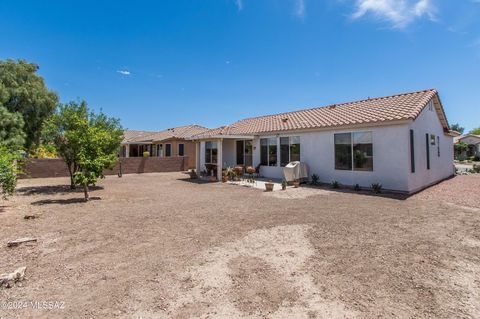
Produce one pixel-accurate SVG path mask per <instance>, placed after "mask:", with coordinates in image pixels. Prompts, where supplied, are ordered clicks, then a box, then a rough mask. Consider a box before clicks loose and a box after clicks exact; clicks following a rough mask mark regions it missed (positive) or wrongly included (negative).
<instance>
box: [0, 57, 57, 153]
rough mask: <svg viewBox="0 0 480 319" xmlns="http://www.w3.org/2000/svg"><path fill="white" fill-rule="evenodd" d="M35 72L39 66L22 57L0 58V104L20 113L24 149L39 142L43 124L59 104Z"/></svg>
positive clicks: (54, 95)
mask: <svg viewBox="0 0 480 319" xmlns="http://www.w3.org/2000/svg"><path fill="white" fill-rule="evenodd" d="M37 71H38V65H36V64H32V63H27V62H26V61H24V60H19V61H17V62H16V61H13V60H6V61H0V106H3V107H5V108H7V109H8V111H10V112H13V113H18V114H21V115H22V117H23V121H24V127H23V130H24V132H25V148H26V149H27V151H30V150H31V149H32V148H33V147H34V146H35V145H36V144H38V142H39V139H40V134H41V130H42V126H43V123H44V121H45V120H46V119H47V118H49V117H50V116H51V115H52V114H53V113H54V111H55V107H56V105H57V103H58V96H57V95H56V94H55V93H54V92H52V91H50V90H48V88H47V87H46V85H45V82H44V80H43V78H42V77H41V76H39V75H38V74H37Z"/></svg>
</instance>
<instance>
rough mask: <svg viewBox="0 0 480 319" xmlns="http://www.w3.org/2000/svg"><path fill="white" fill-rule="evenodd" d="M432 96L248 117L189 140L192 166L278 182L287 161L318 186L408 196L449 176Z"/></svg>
mask: <svg viewBox="0 0 480 319" xmlns="http://www.w3.org/2000/svg"><path fill="white" fill-rule="evenodd" d="M454 136H455V132H453V131H451V130H450V127H449V124H448V121H447V118H446V115H445V112H444V110H443V107H442V103H441V101H440V98H439V95H438V92H437V91H436V90H424V91H419V92H412V93H405V94H398V95H392V96H387V97H381V98H369V99H366V100H361V101H356V102H350V103H342V104H334V105H329V106H324V107H316V108H311V109H305V110H300V111H294V112H287V113H281V114H275V115H266V116H260V117H254V118H248V119H244V120H241V121H238V122H236V123H233V124H231V125H228V126H223V127H219V128H216V129H211V130H207V131H205V132H203V133H201V134H197V135H195V136H194V139H195V140H196V167H197V170H198V171H204V170H205V168H206V165H209V164H210V165H209V166H210V167H212V165H214V167H215V168H216V175H217V176H218V178H220V176H221V174H222V169H224V168H225V167H227V166H236V165H245V166H253V167H258V168H259V170H260V174H261V175H262V176H264V177H266V178H272V179H274V178H275V179H280V178H282V177H283V170H282V168H283V166H285V165H286V164H287V163H289V162H290V161H301V162H304V163H306V164H307V165H308V169H309V174H310V176H311V175H312V174H317V175H318V176H319V178H320V181H321V182H325V183H330V182H331V181H334V180H335V181H338V182H339V183H341V184H344V185H355V184H359V185H360V186H361V187H370V186H371V184H372V183H381V184H382V185H383V188H384V189H389V190H395V191H400V192H406V193H413V192H416V191H419V190H421V189H423V188H425V187H427V186H429V185H432V184H434V183H437V182H439V181H441V180H443V179H445V178H448V177H450V176H452V175H453V172H454V169H453V137H454Z"/></svg>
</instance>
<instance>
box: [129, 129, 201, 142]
mask: <svg viewBox="0 0 480 319" xmlns="http://www.w3.org/2000/svg"><path fill="white" fill-rule="evenodd" d="M207 130H208V128H206V127H203V126H200V125H186V126H179V127H174V128H169V129H167V130H164V131H159V132H145V131H131V130H126V131H125V132H124V140H123V143H128V142H130V143H132V142H139V143H140V142H160V141H164V140H168V139H172V138H176V139H183V140H189V139H192V136H194V135H197V134H200V133H203V132H205V131H207Z"/></svg>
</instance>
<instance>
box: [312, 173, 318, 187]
mask: <svg viewBox="0 0 480 319" xmlns="http://www.w3.org/2000/svg"><path fill="white" fill-rule="evenodd" d="M310 183H311V184H312V185H314V186H317V185H318V184H320V177H319V176H318V175H317V174H313V175H312V181H311V182H310Z"/></svg>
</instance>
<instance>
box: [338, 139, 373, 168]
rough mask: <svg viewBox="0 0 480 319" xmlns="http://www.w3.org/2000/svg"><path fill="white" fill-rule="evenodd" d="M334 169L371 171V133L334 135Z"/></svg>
mask: <svg viewBox="0 0 480 319" xmlns="http://www.w3.org/2000/svg"><path fill="white" fill-rule="evenodd" d="M334 143H335V169H338V170H355V171H373V141H372V132H354V133H340V134H335V135H334Z"/></svg>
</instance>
